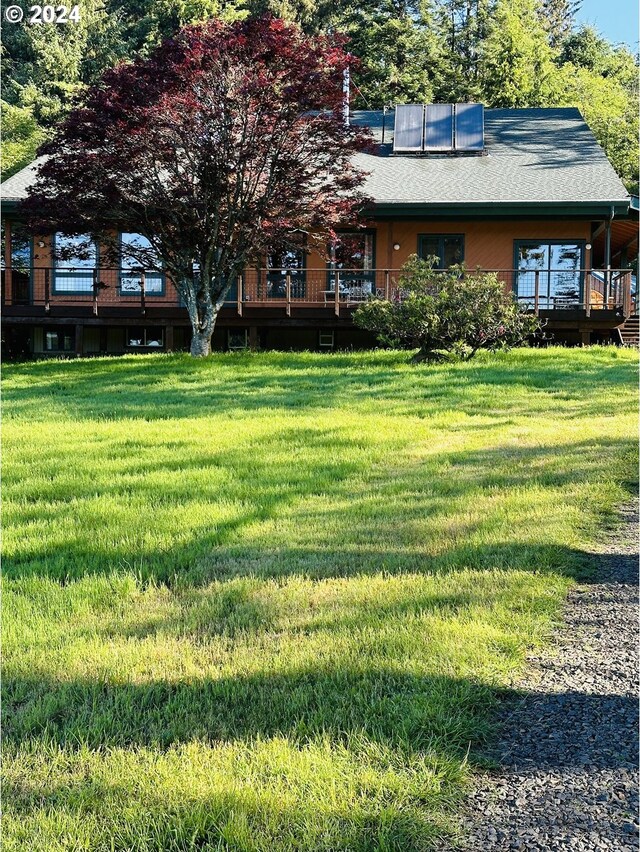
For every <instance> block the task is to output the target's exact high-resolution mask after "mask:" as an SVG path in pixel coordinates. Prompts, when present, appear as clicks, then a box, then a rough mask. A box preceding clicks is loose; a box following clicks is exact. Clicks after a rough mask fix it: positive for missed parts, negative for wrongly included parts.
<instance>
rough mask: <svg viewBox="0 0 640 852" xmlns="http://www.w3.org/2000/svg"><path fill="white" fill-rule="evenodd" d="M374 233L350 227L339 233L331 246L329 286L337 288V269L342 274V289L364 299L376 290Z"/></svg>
mask: <svg viewBox="0 0 640 852" xmlns="http://www.w3.org/2000/svg"><path fill="white" fill-rule="evenodd" d="M374 236H375V235H374V234H373V233H372V232H371V231H368V232H367V231H350V232H343V233H340V234H338V235H337V237H336V239H335V241H334V242H333V243H332V245H331V246H330V257H331V260H330V262H329V282H328V288H327V289H328V290H329V291H332V292H333V290H334V289H335V273H336V272H337V273H338V275H339V286H340V292H342V293H345V295H346V296H347V297H349V296H352V297H353V298H357V299H362V298H366V296H370V295H371V294H372V293H373V292H374V284H375V271H374V268H373V265H374V257H375V250H374Z"/></svg>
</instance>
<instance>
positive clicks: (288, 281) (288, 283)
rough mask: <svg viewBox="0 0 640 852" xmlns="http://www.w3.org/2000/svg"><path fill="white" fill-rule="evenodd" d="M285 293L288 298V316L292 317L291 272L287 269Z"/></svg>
mask: <svg viewBox="0 0 640 852" xmlns="http://www.w3.org/2000/svg"><path fill="white" fill-rule="evenodd" d="M284 280H285V285H284V286H285V293H286V296H287V316H288V317H290V316H291V270H290V269H287V271H286V273H285V279H284Z"/></svg>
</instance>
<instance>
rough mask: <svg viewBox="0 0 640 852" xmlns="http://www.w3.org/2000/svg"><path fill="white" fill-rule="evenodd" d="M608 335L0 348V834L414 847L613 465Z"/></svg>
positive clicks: (622, 477) (619, 406) (578, 563)
mask: <svg viewBox="0 0 640 852" xmlns="http://www.w3.org/2000/svg"><path fill="white" fill-rule="evenodd" d="M636 360H637V358H636V356H635V355H634V353H633V352H630V351H623V350H618V349H614V348H607V349H599V348H593V349H589V350H569V349H547V350H541V351H534V350H520V351H514V352H511V353H509V354H504V355H499V356H495V357H484V356H481V357H479V358H478V359H477V361H475V362H471V363H467V364H457V365H449V366H438V367H432V366H420V367H412V366H409V365H408V364H407V356H406V354H405V353H394V352H374V353H354V354H343V355H338V354H336V355H315V354H278V353H270V354H262V355H249V354H246V355H245V354H243V355H217V356H213V357H212V358H210V359H208V360H206V361H204V362H194V361H192V360H190V359H189V358H188V357H187V356H180V355H175V356H162V355H154V356H149V357H126V358H120V359H113V360H110V359H100V360H79V361H73V362H40V363H30V364H21V365H8V366H5V369H4V425H3V433H4V473H3V488H4V580H3V583H4V618H3V625H4V680H3V693H4V707H3V710H4V726H3V733H4V756H5V760H4V809H5V817H4V838H3V840H4V849H5V850H6V852H10V850H25V849H29V850H34V852H35V851H36V850H47V852H49V850H105V852H106V850H136V852H137V851H138V850H157V852H160V850H163V852H164V850H176V852H178V850H188V849H198V850H203V849H206V850H268V852H281V850H309V852H316V850H327V852H338V850H399V851H400V850H402V852H411V850H427V849H429V848H431V844H432V841H433V838H434V837H438V836H441V835H443V834H446V833H448V832H450V831H451V826H452V825H453V824H454V823H455V809H456V806H457V803H459V801H460V796H461V795H462V793H463V792H464V785H465V782H466V781H467V780H468V777H469V772H470V771H472V770H473V766H474V762H476V761H477V754H478V752H479V749H480V747H481V746H482V744H483V742H484V741H486V738H487V737H489V736H490V735H491V731H492V718H493V711H494V708H495V702H496V696H497V694H498V692H499V690H500V688H501V687H503V686H504V685H505V684H506V683H508V682H509V678H510V676H511V674H512V673H513V671H514V670H515V669H516V668H517V667H518V666H520V665H521V664H522V660H523V655H524V653H525V651H526V649H527V647H529V646H531V645H532V644H535V643H538V642H540V641H543V640H544V638H545V636H547V635H548V632H549V629H550V626H551V624H552V623H553V620H554V619H555V618H557V617H558V613H559V606H560V604H561V601H562V599H563V596H564V595H565V594H566V591H567V588H568V586H569V584H570V583H571V582H572V581H573V578H575V577H576V576H579V575H580V573H581V572H585V571H588V570H589V566H590V557H589V555H588V553H589V548H590V545H591V543H592V541H593V539H594V538H595V537H596V536H597V535H598V533H599V531H600V530H601V529H602V527H603V526H604V525H607V524H611V523H612V521H613V518H614V507H615V506H616V504H619V503H621V502H623V501H625V499H627V498H628V495H629V491H630V490H632V489H633V488H634V477H635V471H636V466H635V461H634V453H635V445H636V439H635V433H636V418H635V409H636V375H635V374H636Z"/></svg>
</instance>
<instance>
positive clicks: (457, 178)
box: [352, 108, 629, 212]
mask: <svg viewBox="0 0 640 852" xmlns="http://www.w3.org/2000/svg"><path fill="white" fill-rule="evenodd" d="M352 121H353V123H354V124H358V125H361V126H367V127H370V128H371V129H372V131H373V133H374V136H375V138H376V141H377V142H379V143H382V125H383V114H382V112H381V111H376V112H356V113H353V116H352ZM384 123H385V132H384V143H385V144H384V145H382V144H380V148H379V155H378V156H373V155H370V154H362V155H359V156H358V163H359V164H360V165H361V166H362V167H363V168H364V169H365V170H366V171H367V172H369V176H368V178H367V183H366V186H365V191H366V192H367V193H368V194H369V195H370V196H371V197H373V198H374V199H375V202H376V206H383V207H392V206H403V207H406V206H415V205H418V206H420V207H437V208H441V207H448V208H451V207H452V206H455V207H456V208H458V207H459V206H466V207H471V206H473V207H485V208H486V207H492V206H494V205H497V206H504V205H516V206H517V205H523V206H525V207H529V208H530V207H532V206H537V205H543V206H549V205H552V206H555V205H559V206H564V205H571V206H581V205H586V206H588V207H591V206H598V207H599V206H602V205H604V206H607V205H614V207H616V208H618V209H617V211H616V212H621V211H620V207H622V208H626V207H628V204H629V196H628V193H627V191H626V189H625V187H624V184H623V183H622V181H621V180H620V178H619V177H618V176H617V174H616V173H615V171H614V169H613V167H612V165H611V163H610V162H609V160H608V159H607V157H606V155H605V153H604V151H603V150H602V148H601V147H600V146H599V145H598V143H597V142H596V139H595V137H594V135H593V133H592V132H591V130H589V128H588V126H587V124H586V122H585V121H584V119H583V118H582V115H581V114H580V111H579V110H577V109H575V108H566V109H564V108H562V109H488V110H485V155H484V156H447V155H435V156H434V155H429V156H406V155H394V154H393V145H392V143H393V124H394V114H393V111H390V112H388V113H387V114H386V117H384Z"/></svg>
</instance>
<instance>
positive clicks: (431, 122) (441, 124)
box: [424, 104, 453, 151]
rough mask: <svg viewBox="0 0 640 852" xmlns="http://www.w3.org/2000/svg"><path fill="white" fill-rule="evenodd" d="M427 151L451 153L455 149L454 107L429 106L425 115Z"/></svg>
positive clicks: (448, 105)
mask: <svg viewBox="0 0 640 852" xmlns="http://www.w3.org/2000/svg"><path fill="white" fill-rule="evenodd" d="M424 148H425V151H450V150H451V149H452V148H453V105H452V104H427V107H426V108H425V113H424Z"/></svg>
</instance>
